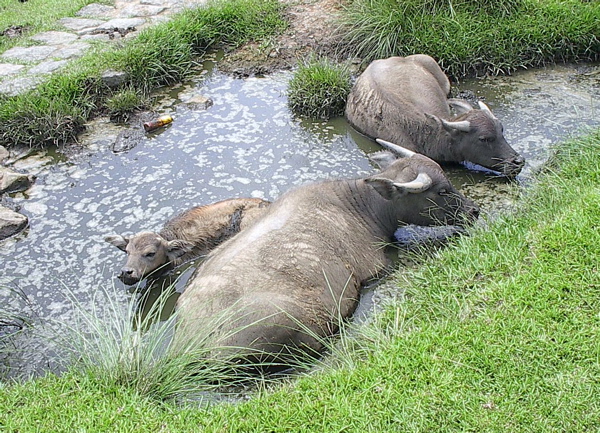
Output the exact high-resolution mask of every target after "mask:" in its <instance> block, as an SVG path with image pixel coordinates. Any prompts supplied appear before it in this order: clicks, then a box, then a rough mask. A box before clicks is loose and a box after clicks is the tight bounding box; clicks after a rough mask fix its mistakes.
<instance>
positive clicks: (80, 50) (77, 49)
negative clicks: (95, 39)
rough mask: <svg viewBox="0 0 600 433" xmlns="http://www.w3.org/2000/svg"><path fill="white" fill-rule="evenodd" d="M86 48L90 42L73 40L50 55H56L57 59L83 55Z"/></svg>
mask: <svg viewBox="0 0 600 433" xmlns="http://www.w3.org/2000/svg"><path fill="white" fill-rule="evenodd" d="M88 48H90V44H88V43H86V42H75V43H73V44H69V45H67V46H65V47H64V48H61V49H59V50H57V51H56V52H55V53H54V54H53V55H52V57H57V58H59V59H73V58H77V57H81V56H83V54H84V52H85V51H86V50H87V49H88Z"/></svg>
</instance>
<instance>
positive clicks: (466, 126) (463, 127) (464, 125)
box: [442, 119, 471, 132]
mask: <svg viewBox="0 0 600 433" xmlns="http://www.w3.org/2000/svg"><path fill="white" fill-rule="evenodd" d="M442 123H443V124H444V127H445V128H446V129H456V130H457V131H462V132H469V131H470V130H471V123H469V121H468V120H461V121H459V122H449V121H447V120H444V119H442Z"/></svg>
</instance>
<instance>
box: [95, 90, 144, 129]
mask: <svg viewBox="0 0 600 433" xmlns="http://www.w3.org/2000/svg"><path fill="white" fill-rule="evenodd" d="M149 105H150V98H149V97H148V96H147V95H145V94H143V93H142V92H141V90H139V89H136V88H124V89H122V90H120V91H118V92H116V93H114V94H113V95H112V96H110V97H108V98H107V99H106V109H107V111H108V114H109V116H110V119H111V120H112V121H115V122H126V121H127V120H128V119H129V117H130V116H131V113H133V112H134V111H138V110H142V109H144V108H147V107H148V106H149Z"/></svg>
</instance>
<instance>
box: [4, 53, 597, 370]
mask: <svg viewBox="0 0 600 433" xmlns="http://www.w3.org/2000/svg"><path fill="white" fill-rule="evenodd" d="M289 77H290V75H289V74H287V73H281V74H276V75H273V76H269V77H265V78H248V79H243V80H242V79H232V78H229V77H226V76H224V75H221V74H219V73H218V72H211V73H208V74H205V75H199V76H198V78H197V79H196V80H192V81H191V82H189V83H186V85H182V86H180V87H177V88H175V89H171V90H170V91H169V92H168V93H167V94H165V95H164V96H163V97H162V99H161V101H160V112H161V113H165V114H167V113H168V114H171V115H172V116H173V117H174V119H175V120H174V122H173V123H172V124H171V125H169V126H168V127H167V128H164V129H162V130H159V131H157V132H156V133H152V134H149V135H147V137H146V138H145V139H144V140H143V141H142V142H141V143H140V144H139V145H138V146H137V147H135V148H133V149H132V150H130V151H128V152H125V153H120V154H114V153H113V152H112V151H111V150H110V146H111V144H112V143H114V141H115V138H116V136H117V134H118V133H119V130H120V127H119V126H116V125H113V124H111V123H110V122H108V121H106V120H99V121H97V122H94V124H93V125H90V130H89V132H88V133H86V134H85V135H84V136H82V137H81V143H82V145H83V150H82V151H80V152H76V153H75V155H71V156H70V157H68V158H67V157H64V156H61V155H59V154H57V153H56V152H52V151H48V152H40V153H38V154H35V155H30V156H27V157H24V158H23V159H21V160H19V161H17V162H16V163H15V164H14V165H15V167H16V168H22V169H25V170H27V171H29V172H32V173H33V174H36V175H37V176H38V181H37V182H36V184H35V186H33V187H32V188H31V189H30V190H28V191H27V192H26V193H25V194H17V195H14V196H13V201H14V202H15V203H17V204H19V205H20V206H22V212H23V213H24V214H26V215H27V216H28V217H29V219H30V222H31V226H30V228H29V229H28V230H27V231H26V232H24V233H22V234H20V235H18V236H16V237H14V238H11V239H8V240H5V241H2V242H0V272H1V280H0V284H4V285H10V286H11V287H13V286H16V287H18V288H20V289H21V290H22V291H23V292H24V293H25V294H26V295H27V297H28V299H29V301H30V302H31V304H32V305H33V307H34V309H35V311H36V314H37V317H38V319H37V320H40V321H42V320H48V319H52V320H58V321H61V322H63V323H69V322H70V321H71V320H72V315H73V308H72V305H71V302H69V301H68V300H67V298H66V296H65V288H68V289H69V290H70V291H71V292H72V293H73V295H74V296H75V298H77V299H78V300H79V302H81V303H82V304H83V305H85V303H89V302H100V301H98V300H94V296H93V295H94V293H96V292H97V291H98V288H99V287H104V286H111V285H113V284H114V285H115V286H116V288H117V290H116V293H117V294H118V295H117V297H118V300H119V302H122V303H123V304H124V305H125V304H126V303H127V302H129V299H131V297H132V296H135V295H133V294H132V293H131V292H130V291H129V290H128V289H127V288H126V287H125V286H123V285H122V284H121V283H120V282H119V281H117V280H116V279H115V278H114V273H115V272H116V270H117V269H119V268H120V266H121V265H122V264H123V262H124V258H125V255H124V253H122V252H121V251H119V250H117V249H116V248H114V247H112V246H111V245H109V244H107V243H105V242H104V241H103V238H104V236H105V235H107V234H112V233H123V234H131V233H135V232H137V231H140V230H143V229H152V230H158V229H159V228H160V227H161V225H162V223H163V222H164V221H166V220H167V219H168V218H170V217H171V216H173V215H175V214H176V213H179V212H181V211H183V210H185V209H188V208H190V207H192V206H195V205H199V204H206V203H210V202H214V201H217V200H222V199H225V198H231V197H260V198H265V199H269V200H273V199H275V198H277V197H278V196H279V195H281V193H282V192H284V191H286V190H287V189H288V188H290V187H292V186H294V185H299V184H302V183H306V182H311V181H315V180H319V179H325V178H331V177H356V176H360V175H365V174H367V173H371V172H373V171H374V168H373V167H372V165H371V164H370V162H369V161H368V158H367V154H368V153H369V152H373V151H376V150H378V146H376V145H375V144H374V143H373V142H372V141H371V140H369V139H366V138H365V137H363V136H361V135H359V134H357V133H356V132H354V131H353V130H352V129H351V128H350V127H349V126H348V125H347V123H346V122H345V121H344V119H334V120H332V121H330V122H308V121H306V120H302V119H297V118H295V117H294V116H293V115H292V114H291V113H290V112H289V110H288V108H287V105H286V97H285V90H286V83H287V81H288V79H289ZM459 88H460V89H461V90H463V91H464V90H470V91H473V92H474V93H475V94H476V95H477V96H479V97H484V98H485V101H486V103H487V104H488V105H489V106H490V107H491V108H492V110H493V111H494V112H495V114H496V115H497V116H498V117H499V118H500V119H501V120H502V121H503V123H504V126H505V135H506V137H507V139H508V141H509V142H510V143H511V144H512V145H513V146H514V147H515V148H516V149H517V150H518V151H520V152H521V153H523V154H524V156H525V157H526V158H527V161H528V162H527V165H526V167H525V169H524V171H523V173H522V174H521V175H520V176H519V179H518V181H519V183H520V184H526V181H527V179H528V178H529V177H530V176H531V174H532V172H533V171H534V170H535V169H536V168H537V167H539V166H540V165H541V164H542V163H543V162H544V161H545V160H546V158H547V156H548V148H549V146H550V145H552V144H553V143H556V142H560V141H561V140H563V139H565V138H566V137H568V136H572V135H576V134H577V133H579V132H580V131H581V130H582V129H583V128H584V127H586V126H598V125H599V124H600V117H599V116H598V109H599V107H598V100H599V99H600V67H599V66H590V65H585V66H580V67H573V66H557V67H553V68H549V69H544V70H537V71H526V72H523V73H519V74H516V75H515V76H513V77H504V78H496V79H486V80H477V81H467V82H464V83H461V84H460V86H459ZM198 94H201V95H204V96H207V97H209V98H211V99H212V100H213V101H214V105H213V106H212V107H210V108H208V109H207V110H205V111H198V110H192V109H190V108H188V107H187V106H186V105H185V104H182V103H181V102H182V100H185V99H186V98H188V97H189V96H194V95H198ZM448 173H449V175H450V176H451V178H452V180H453V182H454V183H455V185H456V186H457V187H458V188H459V189H461V190H462V191H463V192H464V193H465V194H466V195H468V196H470V197H471V198H473V199H474V200H476V201H477V202H479V203H480V204H481V205H482V207H483V209H484V210H486V211H488V212H492V213H493V212H503V211H504V209H505V208H506V207H507V206H509V205H510V203H511V201H512V198H513V196H512V195H513V194H514V190H515V188H514V184H511V183H509V182H508V181H506V180H505V179H503V178H498V177H493V176H489V175H486V174H484V173H478V172H474V171H469V170H466V169H464V168H463V167H448ZM187 275H189V272H188V274H187ZM187 275H184V277H183V278H182V279H181V280H182V282H180V283H179V285H178V287H180V286H182V285H183V281H185V277H186V276H187ZM0 302H3V301H2V300H1V299H0ZM31 351H32V352H33V351H36V352H39V351H40V348H35V347H32V348H31ZM42 351H43V350H42ZM40 358H41V356H38V355H34V354H32V353H30V354H29V356H27V357H26V358H25V359H27V361H26V363H27V367H28V369H33V370H35V369H38V368H44V365H46V364H43V365H42V366H41V367H40V365H36V364H39V363H46V362H47V360H41V359H40Z"/></svg>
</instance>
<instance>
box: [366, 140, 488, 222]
mask: <svg viewBox="0 0 600 433" xmlns="http://www.w3.org/2000/svg"><path fill="white" fill-rule="evenodd" d="M377 142H378V143H380V144H381V145H383V146H385V147H387V148H388V149H391V150H393V151H394V153H393V154H392V153H390V152H379V153H378V155H376V157H375V158H374V159H375V161H376V162H377V163H378V164H379V166H380V167H381V168H382V171H381V172H380V173H378V174H376V175H374V176H371V177H369V178H367V179H365V181H366V182H367V183H369V184H371V185H372V186H373V187H374V188H375V190H376V191H377V192H378V193H379V194H380V195H381V196H382V197H383V198H385V199H386V200H397V201H398V202H399V203H401V206H399V209H400V210H401V212H400V213H399V214H398V220H399V221H400V222H403V223H406V224H415V225H421V226H432V225H456V226H464V225H466V224H468V223H471V222H473V221H474V220H475V219H477V217H478V216H479V208H478V206H477V205H476V204H475V203H474V202H472V201H471V200H469V199H468V198H466V197H465V196H464V195H462V194H461V193H460V192H459V191H458V190H456V188H454V186H453V185H452V184H451V183H450V181H449V180H448V178H447V177H446V176H445V174H444V171H443V170H442V168H441V167H440V166H439V165H438V164H437V163H436V162H435V161H433V160H432V159H430V158H428V157H426V156H424V155H421V154H418V153H416V152H413V151H411V150H408V149H405V148H403V147H401V146H398V145H396V144H394V143H390V142H388V141H385V140H380V139H377ZM396 156H400V159H399V160H397V159H396Z"/></svg>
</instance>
